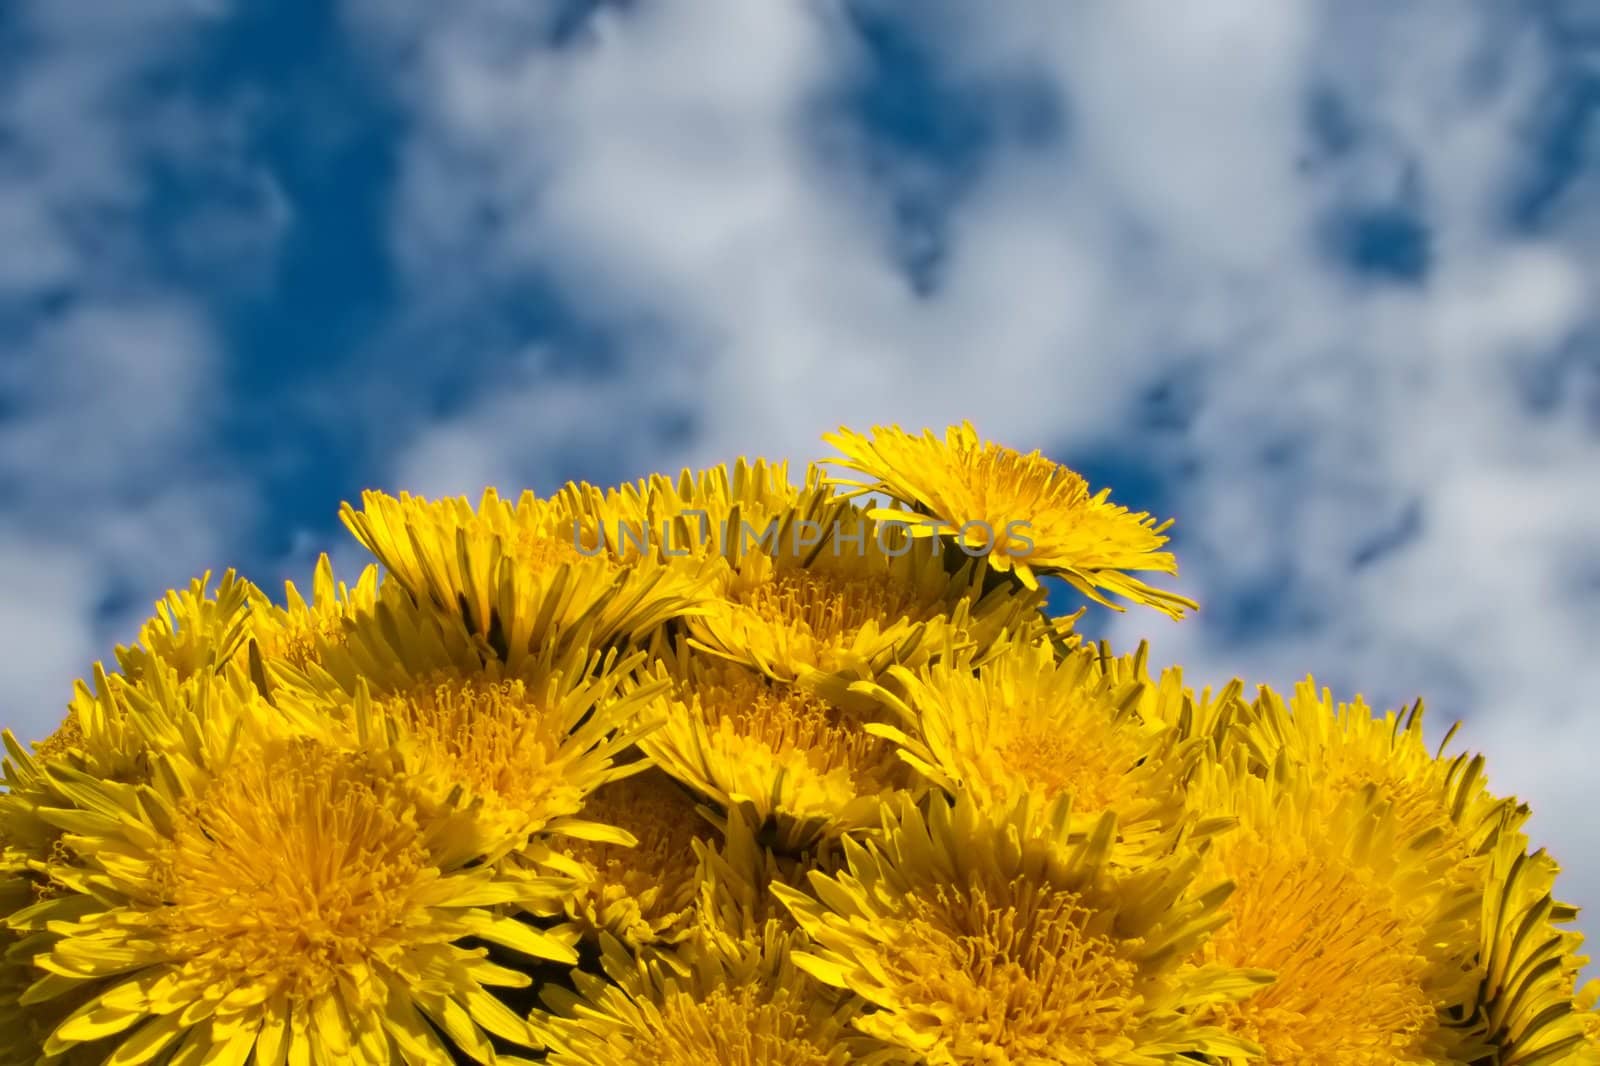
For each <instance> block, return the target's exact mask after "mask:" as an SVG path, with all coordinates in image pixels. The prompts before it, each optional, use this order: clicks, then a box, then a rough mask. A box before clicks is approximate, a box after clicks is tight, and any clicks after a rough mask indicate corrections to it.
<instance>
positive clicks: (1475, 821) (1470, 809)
mask: <svg viewBox="0 0 1600 1066" xmlns="http://www.w3.org/2000/svg"><path fill="white" fill-rule="evenodd" d="M1249 717H1250V724H1249V726H1248V728H1247V730H1246V733H1247V735H1248V738H1249V741H1250V743H1251V744H1252V745H1254V747H1255V749H1256V750H1255V757H1256V758H1257V759H1258V760H1259V761H1260V762H1261V763H1262V764H1270V763H1271V762H1272V761H1273V760H1275V759H1276V758H1278V756H1279V754H1280V753H1282V754H1284V755H1286V756H1287V757H1288V758H1289V759H1290V760H1292V761H1293V762H1294V763H1295V764H1296V765H1297V766H1299V767H1301V768H1303V770H1304V772H1305V774H1306V777H1307V780H1308V782H1309V786H1310V788H1311V789H1312V791H1313V793H1314V795H1315V797H1316V798H1317V801H1318V802H1319V803H1320V804H1321V805H1322V808H1323V810H1324V811H1330V812H1331V811H1332V810H1333V809H1334V808H1335V807H1336V806H1338V805H1339V804H1340V803H1342V802H1343V801H1344V798H1345V797H1347V796H1349V795H1350V794H1351V793H1353V792H1359V791H1361V790H1362V789H1365V788H1368V787H1371V788H1374V789H1375V790H1376V794H1377V798H1378V799H1379V800H1381V801H1382V802H1384V803H1387V804H1388V805H1389V807H1390V809H1391V811H1392V815H1393V818H1394V820H1395V830H1396V832H1397V833H1398V834H1399V838H1400V840H1402V841H1404V842H1411V841H1417V840H1421V839H1423V838H1425V837H1426V838H1427V839H1428V840H1430V841H1431V842H1432V843H1431V844H1430V845H1428V846H1431V847H1434V848H1438V849H1441V850H1442V851H1443V852H1444V853H1446V854H1447V855H1448V857H1449V859H1450V867H1449V871H1448V876H1450V877H1451V878H1454V879H1456V880H1459V881H1461V882H1462V883H1464V884H1466V885H1468V886H1470V887H1471V888H1473V889H1474V890H1475V891H1479V892H1481V891H1483V889H1484V878H1485V876H1486V870H1487V857H1488V855H1489V854H1490V852H1491V851H1492V850H1493V847H1494V844H1495V841H1496V839H1497V838H1498V837H1499V835H1500V834H1501V833H1503V832H1510V831H1513V830H1515V829H1516V828H1517V827H1518V826H1519V825H1520V824H1521V823H1522V822H1523V821H1525V820H1526V819H1527V816H1528V810H1527V808H1526V807H1518V806H1517V805H1516V804H1515V803H1513V802H1512V801H1510V800H1503V799H1497V798H1496V797H1494V796H1492V795H1490V794H1489V792H1488V790H1487V789H1486V788H1485V785H1484V775H1483V767H1484V760H1483V756H1481V755H1477V756H1469V755H1467V754H1465V753H1462V754H1458V755H1455V756H1450V757H1446V756H1445V754H1444V752H1445V750H1446V748H1447V747H1448V746H1449V743H1450V740H1451V739H1452V737H1454V735H1455V732H1456V730H1455V729H1454V728H1452V729H1451V730H1450V731H1449V733H1448V734H1446V736H1445V737H1444V739H1443V741H1442V742H1441V743H1440V744H1439V746H1438V748H1437V749H1436V750H1430V749H1429V747H1428V745H1427V743H1426V742H1425V741H1424V740H1423V734H1422V726H1423V721H1422V719H1423V707H1422V703H1421V702H1420V701H1419V702H1417V703H1416V704H1414V705H1413V706H1412V707H1411V709H1410V710H1409V711H1408V712H1407V713H1406V714H1404V715H1401V714H1399V713H1397V712H1395V711H1388V712H1386V713H1385V714H1384V715H1383V716H1382V717H1381V718H1380V717H1377V716H1375V715H1374V714H1373V713H1372V710H1371V709H1370V708H1369V707H1368V706H1367V704H1366V703H1365V701H1363V700H1362V699H1361V698H1360V697H1359V696H1357V697H1356V698H1355V699H1354V700H1352V701H1351V702H1349V703H1338V704H1335V703H1334V700H1333V695H1332V693H1331V692H1330V691H1329V690H1328V689H1325V688H1324V689H1322V690H1320V691H1319V690H1318V689H1317V687H1316V683H1315V682H1314V681H1312V680H1311V679H1310V678H1307V679H1306V680H1305V681H1303V682H1301V683H1300V684H1299V685H1297V686H1295V690H1294V694H1293V696H1292V697H1291V699H1290V700H1289V701H1288V702H1285V701H1284V700H1283V699H1282V698H1281V697H1280V696H1279V695H1278V694H1277V693H1275V692H1273V691H1272V690H1271V689H1263V690H1262V691H1261V694H1260V695H1259V696H1258V697H1257V699H1256V701H1255V703H1254V705H1253V707H1252V713H1251V715H1250V716H1249Z"/></svg>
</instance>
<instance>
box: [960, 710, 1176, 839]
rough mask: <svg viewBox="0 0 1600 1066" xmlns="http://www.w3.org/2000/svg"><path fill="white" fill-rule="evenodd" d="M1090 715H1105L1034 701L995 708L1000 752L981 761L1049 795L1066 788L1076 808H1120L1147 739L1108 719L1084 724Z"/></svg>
mask: <svg viewBox="0 0 1600 1066" xmlns="http://www.w3.org/2000/svg"><path fill="white" fill-rule="evenodd" d="M1064 698H1066V699H1072V698H1073V697H1070V696H1069V697H1064ZM1084 709H1085V710H1089V709H1090V708H1084ZM1091 717H1093V718H1103V717H1105V716H1103V715H1098V714H1097V715H1093V716H1091V715H1085V714H1081V713H1080V714H1071V713H1070V712H1064V709H1063V708H1060V707H1054V708H1049V709H1045V708H1040V707H1039V706H1038V705H1037V704H1034V703H1032V702H1030V703H1028V704H1026V705H1023V706H1020V707H1000V708H995V709H993V711H992V712H991V720H992V721H994V722H995V723H996V724H997V725H998V726H999V727H1000V728H999V730H998V732H999V733H1000V736H999V737H998V738H997V740H996V743H995V750H996V753H997V757H996V758H993V759H985V760H983V765H984V766H986V767H992V768H993V769H995V770H996V771H998V772H999V773H1002V774H1006V775H1009V776H1010V777H1011V778H1012V779H1013V780H1016V779H1020V780H1022V781H1024V782H1026V783H1027V784H1028V786H1029V787H1030V788H1031V789H1033V790H1035V791H1038V792H1042V793H1043V794H1044V796H1045V797H1046V798H1049V797H1054V796H1056V795H1059V794H1061V793H1066V794H1067V795H1069V796H1071V797H1072V801H1073V808H1074V809H1075V810H1081V811H1103V810H1112V809H1116V808H1117V807H1118V806H1119V804H1120V803H1121V802H1122V801H1124V800H1126V799H1128V798H1130V792H1131V791H1133V786H1132V784H1131V779H1130V777H1129V773H1130V771H1132V770H1133V768H1134V767H1135V766H1136V765H1137V764H1138V762H1139V759H1140V758H1141V757H1142V756H1143V755H1144V754H1145V747H1146V745H1145V744H1144V743H1142V742H1141V741H1140V739H1139V738H1138V737H1136V736H1135V735H1133V734H1132V732H1131V731H1130V730H1128V729H1125V728H1118V727H1117V726H1115V725H1113V724H1112V723H1110V722H1109V721H1105V722H1101V723H1100V724H1097V725H1095V726H1094V727H1093V728H1085V727H1084V726H1085V725H1086V724H1087V722H1088V720H1090V718H1091Z"/></svg>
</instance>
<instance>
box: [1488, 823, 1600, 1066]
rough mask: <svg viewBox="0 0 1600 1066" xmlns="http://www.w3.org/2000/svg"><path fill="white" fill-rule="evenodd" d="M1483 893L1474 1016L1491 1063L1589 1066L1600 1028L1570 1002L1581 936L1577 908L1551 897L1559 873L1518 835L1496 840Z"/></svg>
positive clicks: (1598, 1055)
mask: <svg viewBox="0 0 1600 1066" xmlns="http://www.w3.org/2000/svg"><path fill="white" fill-rule="evenodd" d="M1492 859H1493V866H1492V869H1491V871H1490V874H1489V877H1488V888H1487V891H1485V892H1484V893H1483V894H1482V899H1483V914H1482V920H1481V923H1480V925H1481V928H1482V930H1483V944H1482V949H1481V950H1482V960H1483V961H1482V963H1481V966H1480V970H1479V975H1480V977H1481V981H1482V984H1481V988H1480V990H1479V997H1478V1012H1477V1013H1478V1015H1479V1016H1480V1017H1481V1018H1482V1021H1483V1024H1484V1026H1485V1027H1486V1029H1487V1032H1488V1039H1489V1043H1490V1044H1491V1046H1492V1047H1493V1048H1494V1050H1495V1055H1496V1057H1495V1059H1494V1061H1495V1062H1497V1063H1503V1064H1504V1066H1558V1064H1559V1066H1595V1064H1597V1063H1600V1046H1597V1045H1596V1040H1595V1036H1596V1034H1597V1032H1600V1024H1597V1018H1596V1016H1595V1015H1594V1014H1593V1007H1594V995H1595V993H1600V985H1597V986H1595V987H1594V988H1593V990H1592V991H1590V992H1588V996H1589V998H1588V1000H1587V1005H1586V1004H1585V1001H1584V1000H1583V999H1582V998H1578V997H1575V996H1574V991H1573V986H1574V984H1575V983H1576V978H1577V974H1578V972H1579V971H1580V970H1581V969H1582V968H1583V966H1584V964H1586V963H1587V962H1588V961H1589V960H1588V959H1587V958H1585V957H1583V956H1581V955H1579V954H1578V951H1579V950H1580V948H1581V946H1582V944H1583V937H1582V936H1581V935H1580V934H1579V933H1577V932H1576V931H1575V930H1573V929H1571V928H1565V927H1568V926H1570V924H1571V922H1572V921H1573V920H1574V919H1575V918H1576V917H1577V914H1578V912H1577V909H1576V908H1574V907H1570V906H1567V905H1566V904H1564V903H1559V902H1557V901H1556V900H1555V899H1554V898H1553V897H1552V896H1551V892H1552V891H1553V889H1554V887H1555V879H1556V874H1557V873H1558V872H1559V868H1558V867H1557V866H1556V863H1555V862H1554V860H1552V859H1551V858H1550V857H1549V856H1548V855H1546V854H1545V853H1544V852H1543V851H1537V852H1534V853H1533V854H1531V855H1530V854H1528V853H1527V850H1526V840H1525V839H1524V838H1523V837H1521V835H1520V834H1509V833H1508V834H1506V835H1505V836H1503V837H1502V838H1500V840H1499V842H1498V845H1497V846H1496V848H1495V851H1494V854H1493V856H1492Z"/></svg>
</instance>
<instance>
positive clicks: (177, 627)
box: [116, 570, 250, 680]
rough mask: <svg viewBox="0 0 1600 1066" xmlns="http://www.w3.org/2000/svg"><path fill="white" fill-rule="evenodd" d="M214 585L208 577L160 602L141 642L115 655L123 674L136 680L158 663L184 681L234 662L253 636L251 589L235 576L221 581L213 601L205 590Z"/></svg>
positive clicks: (120, 648)
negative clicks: (209, 669)
mask: <svg viewBox="0 0 1600 1066" xmlns="http://www.w3.org/2000/svg"><path fill="white" fill-rule="evenodd" d="M210 584H211V574H210V572H209V571H208V572H207V573H205V574H204V575H202V576H200V577H197V578H195V579H194V580H193V581H192V582H190V583H189V587H188V589H186V590H184V591H182V592H180V591H178V590H176V589H173V590H171V591H169V592H168V593H167V594H166V595H165V596H163V597H162V598H161V599H160V600H159V601H157V602H156V613H155V617H153V618H151V619H150V620H149V621H148V622H146V623H145V624H144V625H143V626H141V627H140V629H139V640H138V642H137V643H136V644H134V645H131V646H127V647H123V646H120V645H119V646H118V647H117V649H116V657H117V663H118V665H120V666H121V667H122V672H123V673H125V674H127V675H128V677H130V678H133V679H134V680H138V679H139V678H140V677H141V676H143V674H144V672H145V670H146V669H147V668H148V664H149V663H150V661H151V660H155V661H158V662H161V663H165V664H166V665H167V666H168V667H170V668H171V669H172V670H174V671H176V672H177V675H178V677H179V679H180V680H181V679H183V678H187V677H190V676H191V675H193V674H195V673H198V672H199V671H200V670H202V669H206V668H208V667H209V668H212V669H216V668H219V667H221V666H222V665H223V664H225V663H227V662H229V661H230V660H231V659H232V658H233V656H234V654H235V653H236V652H238V650H239V649H240V648H241V647H242V646H243V644H244V642H245V640H246V639H247V638H248V636H249V630H248V617H247V614H248V610H247V603H248V598H249V591H250V586H249V583H248V582H246V581H244V580H242V579H240V578H239V577H238V575H236V574H235V573H234V572H233V571H232V570H229V571H227V572H226V573H224V574H223V575H222V580H221V581H219V582H218V584H217V591H216V595H214V596H213V595H212V594H211V593H210V592H209V591H208V590H207V586H209V585H210Z"/></svg>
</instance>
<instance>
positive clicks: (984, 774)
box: [866, 642, 1226, 854]
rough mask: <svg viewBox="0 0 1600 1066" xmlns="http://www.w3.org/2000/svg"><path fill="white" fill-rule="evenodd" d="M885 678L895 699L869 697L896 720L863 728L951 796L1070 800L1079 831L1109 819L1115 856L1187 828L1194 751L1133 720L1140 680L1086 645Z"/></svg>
mask: <svg viewBox="0 0 1600 1066" xmlns="http://www.w3.org/2000/svg"><path fill="white" fill-rule="evenodd" d="M889 676H890V679H891V681H892V683H893V684H895V686H896V687H897V688H898V689H899V691H900V692H901V693H903V694H904V695H903V697H902V696H900V695H896V694H895V693H893V692H890V691H889V690H888V689H886V688H882V687H879V688H877V689H876V693H877V695H878V698H879V699H880V700H881V701H882V702H883V703H884V704H885V705H886V706H888V707H891V708H893V709H894V710H895V712H896V714H897V717H898V718H899V720H900V723H901V725H899V726H896V725H883V724H872V725H868V726H867V727H866V729H867V731H868V732H869V733H871V734H873V735H875V736H879V737H883V738H885V739H887V740H889V741H892V742H893V743H894V744H895V745H897V746H898V748H899V751H900V756H901V758H903V759H904V760H905V761H906V762H907V763H908V764H910V765H911V766H912V767H913V768H914V769H915V770H916V771H917V773H919V774H920V775H922V776H923V777H924V778H926V779H927V780H928V781H929V782H931V783H932V784H934V785H937V786H938V787H940V788H942V789H944V790H945V791H946V792H949V793H951V794H952V795H954V794H956V793H960V792H966V793H970V794H971V795H972V796H973V797H974V798H975V799H976V800H977V802H978V803H980V804H982V805H985V806H998V807H1009V806H1011V805H1012V804H1014V803H1016V802H1017V801H1018V800H1019V799H1021V798H1023V797H1024V796H1032V797H1033V798H1034V799H1036V800H1039V801H1043V802H1049V801H1051V800H1054V799H1056V798H1057V797H1071V800H1072V808H1073V812H1074V819H1075V821H1076V823H1077V829H1078V831H1080V832H1083V831H1087V830H1088V829H1089V828H1090V827H1092V826H1093V825H1095V824H1096V823H1098V821H1099V820H1100V817H1101V815H1103V814H1105V813H1107V812H1110V813H1112V814H1115V815H1116V817H1117V833H1118V844H1119V854H1121V852H1122V851H1124V850H1130V851H1132V850H1152V851H1160V850H1162V849H1164V848H1165V847H1167V846H1169V845H1170V843H1171V840H1172V838H1173V836H1174V835H1175V834H1176V833H1177V832H1179V831H1180V830H1182V829H1186V828H1188V829H1193V828H1195V827H1194V826H1191V825H1187V824H1186V823H1187V819H1186V817H1185V816H1186V813H1187V812H1186V809H1185V805H1184V799H1183V797H1184V779H1185V777H1186V776H1187V774H1188V772H1189V769H1190V767H1191V766H1192V765H1193V764H1194V761H1195V758H1196V757H1198V755H1199V751H1198V749H1197V748H1196V746H1194V745H1192V744H1191V745H1183V744H1180V743H1178V741H1177V736H1176V733H1175V731H1174V730H1172V729H1171V728H1169V727H1168V726H1167V725H1166V724H1164V723H1163V722H1161V721H1160V720H1155V721H1150V720H1146V719H1145V718H1143V717H1141V716H1140V714H1139V712H1138V710H1137V706H1138V703H1139V700H1140V696H1141V694H1142V693H1143V690H1144V686H1142V685H1141V684H1140V683H1139V682H1137V681H1132V682H1124V683H1118V682H1116V681H1114V680H1112V679H1111V678H1109V677H1107V676H1106V675H1105V674H1104V673H1103V672H1102V671H1101V670H1100V669H1099V660H1098V656H1097V655H1096V653H1095V652H1094V650H1093V649H1087V648H1086V649H1083V650H1081V651H1078V652H1075V653H1073V654H1071V655H1069V656H1067V657H1065V658H1060V659H1058V658H1057V657H1056V654H1055V652H1054V650H1053V649H1052V648H1051V647H1050V646H1049V645H1048V644H1047V643H1032V644H1029V643H1020V642H1008V643H1007V644H1005V645H1003V646H1002V647H1000V648H999V649H997V651H996V652H995V654H993V655H992V656H991V657H990V658H989V659H988V661H987V662H985V663H984V664H983V665H982V666H980V667H978V668H977V669H973V667H972V664H971V663H970V661H968V660H967V659H966V657H964V656H957V655H948V656H944V657H942V658H940V659H939V660H938V661H937V662H935V663H933V664H932V665H930V666H927V667H924V668H923V669H922V670H919V671H915V672H913V671H910V670H906V669H904V668H901V667H896V668H893V669H891V670H890V671H889ZM1222 824H1226V823H1218V824H1215V825H1210V826H1205V827H1204V828H1205V829H1206V830H1207V831H1212V830H1215V829H1216V828H1220V827H1221V825H1222Z"/></svg>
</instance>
